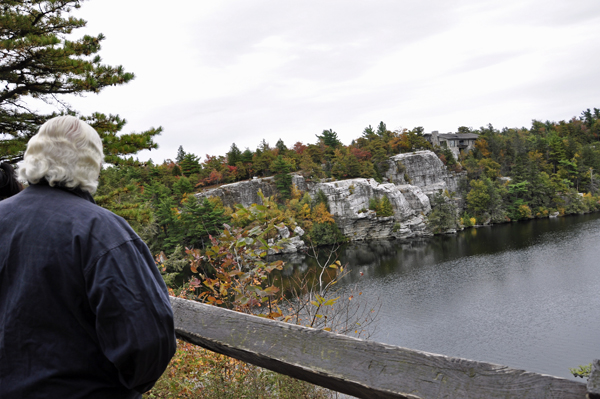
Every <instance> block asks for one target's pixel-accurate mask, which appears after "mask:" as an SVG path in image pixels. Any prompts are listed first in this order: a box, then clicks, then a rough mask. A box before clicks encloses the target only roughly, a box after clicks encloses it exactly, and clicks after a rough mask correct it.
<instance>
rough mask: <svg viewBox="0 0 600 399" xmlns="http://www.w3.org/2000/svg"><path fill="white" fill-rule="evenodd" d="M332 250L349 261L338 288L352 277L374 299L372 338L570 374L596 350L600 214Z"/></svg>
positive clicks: (599, 349) (599, 347) (599, 339)
mask: <svg viewBox="0 0 600 399" xmlns="http://www.w3.org/2000/svg"><path fill="white" fill-rule="evenodd" d="M339 255H340V260H341V261H342V263H347V264H348V266H349V267H350V269H351V270H352V272H351V273H350V274H349V275H348V276H346V277H345V279H344V280H343V283H342V284H341V291H342V293H343V292H344V291H345V290H348V289H349V288H348V287H350V286H352V285H356V286H357V287H358V288H359V290H360V291H362V293H363V294H362V296H361V297H364V298H365V299H367V300H369V301H371V302H372V301H374V300H377V298H378V299H379V301H380V302H381V310H380V313H379V316H378V319H377V325H378V330H377V331H376V332H375V334H374V335H373V336H372V337H371V339H372V340H375V341H379V342H384V343H387V344H392V345H398V346H403V347H407V348H412V349H418V350H423V351H427V352H433V353H439V354H443V355H448V356H455V357H463V358H467V359H473V360H480V361H485V362H490V363H498V364H502V365H506V366H510V367H513V368H518V369H525V370H528V371H533V372H538V373H544V374H551V375H555V376H560V377H565V378H571V379H574V377H573V376H572V375H571V374H570V373H569V367H576V366H578V365H580V364H588V363H590V362H591V361H592V360H593V359H594V358H600V214H591V215H581V216H569V217H563V218H556V219H540V220H532V221H527V222H519V223H510V224H503V225H495V226H489V227H481V228H474V229H467V230H465V231H462V232H459V233H458V234H455V235H444V236H436V237H432V238H429V239H422V240H414V241H410V242H399V241H373V242H364V243H355V244H350V245H348V246H346V247H345V248H342V249H341V250H340V251H339ZM297 262H298V261H297V260H296V261H295V262H294V263H296V264H295V265H294V267H295V268H305V267H310V262H309V261H307V260H305V261H304V264H300V263H297ZM580 381H581V380H580Z"/></svg>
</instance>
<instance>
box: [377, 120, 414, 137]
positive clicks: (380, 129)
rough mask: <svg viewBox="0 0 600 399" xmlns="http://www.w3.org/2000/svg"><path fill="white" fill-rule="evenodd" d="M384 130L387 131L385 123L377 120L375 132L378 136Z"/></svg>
mask: <svg viewBox="0 0 600 399" xmlns="http://www.w3.org/2000/svg"><path fill="white" fill-rule="evenodd" d="M421 129H422V128H421ZM386 132H387V126H386V125H385V123H383V121H381V122H379V125H378V126H377V134H378V135H379V136H382V137H383V136H384V135H385V133H386Z"/></svg>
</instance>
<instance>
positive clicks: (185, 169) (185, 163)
mask: <svg viewBox="0 0 600 399" xmlns="http://www.w3.org/2000/svg"><path fill="white" fill-rule="evenodd" d="M179 166H180V167H181V172H182V173H183V174H184V175H185V176H188V177H189V176H191V175H193V174H194V173H200V170H201V169H202V167H201V166H200V158H199V157H198V156H197V155H195V154H192V153H191V152H188V153H187V154H185V155H184V156H183V160H181V162H179Z"/></svg>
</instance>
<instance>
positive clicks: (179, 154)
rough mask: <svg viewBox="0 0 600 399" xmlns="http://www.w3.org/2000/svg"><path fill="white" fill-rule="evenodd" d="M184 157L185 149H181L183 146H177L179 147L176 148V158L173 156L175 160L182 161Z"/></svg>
mask: <svg viewBox="0 0 600 399" xmlns="http://www.w3.org/2000/svg"><path fill="white" fill-rule="evenodd" d="M184 158H185V151H183V146H181V145H180V146H179V148H178V149H177V158H175V161H177V163H181V161H183V159H184Z"/></svg>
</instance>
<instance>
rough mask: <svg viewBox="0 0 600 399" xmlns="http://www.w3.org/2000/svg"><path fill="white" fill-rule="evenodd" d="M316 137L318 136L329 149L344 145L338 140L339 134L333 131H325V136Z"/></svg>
mask: <svg viewBox="0 0 600 399" xmlns="http://www.w3.org/2000/svg"><path fill="white" fill-rule="evenodd" d="M315 136H317V138H318V139H319V140H322V141H323V144H325V145H326V146H328V147H331V148H336V147H338V146H340V145H342V142H341V141H340V140H339V139H338V135H337V133H336V132H334V131H333V129H329V130H323V134H321V135H320V136H319V135H318V134H316V135H315Z"/></svg>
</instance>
